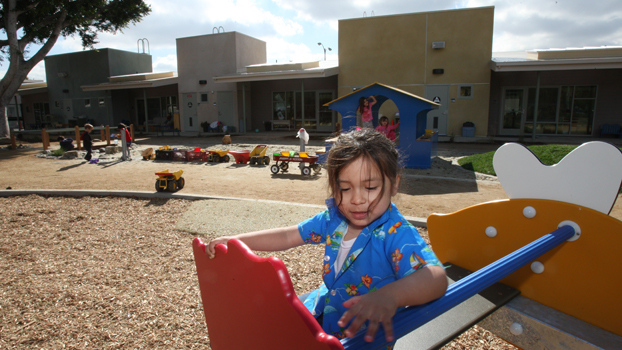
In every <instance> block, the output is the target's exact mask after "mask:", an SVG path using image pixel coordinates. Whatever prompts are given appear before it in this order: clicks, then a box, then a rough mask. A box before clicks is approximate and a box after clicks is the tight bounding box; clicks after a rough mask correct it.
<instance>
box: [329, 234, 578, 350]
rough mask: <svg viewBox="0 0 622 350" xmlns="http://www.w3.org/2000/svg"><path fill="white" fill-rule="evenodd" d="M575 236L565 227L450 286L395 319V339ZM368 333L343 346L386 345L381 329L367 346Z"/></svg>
mask: <svg viewBox="0 0 622 350" xmlns="http://www.w3.org/2000/svg"><path fill="white" fill-rule="evenodd" d="M574 234H575V230H574V228H572V227H571V226H562V227H560V228H558V229H557V230H555V231H553V232H551V233H549V234H547V235H544V236H543V237H541V238H539V239H537V240H535V241H533V242H531V243H529V244H527V245H526V246H524V247H522V248H520V249H518V250H516V251H514V252H512V253H510V254H508V255H506V256H505V257H503V258H501V259H499V260H497V261H495V262H493V263H491V264H490V265H488V266H485V267H483V268H481V269H479V270H477V271H475V272H473V273H472V274H470V275H468V276H466V277H465V278H463V279H461V280H459V281H457V282H455V283H453V284H451V285H450V286H449V287H448V288H447V292H446V293H445V295H443V296H442V297H440V298H438V299H436V300H434V301H431V302H429V303H427V304H423V305H419V306H413V307H409V308H407V309H405V310H402V311H401V312H399V313H397V314H396V315H395V316H394V317H393V334H394V336H395V339H399V338H401V337H403V336H405V335H406V334H408V333H410V332H412V331H413V330H415V329H417V328H419V327H420V326H422V325H424V324H426V323H427V322H428V321H430V320H432V319H434V318H436V317H437V316H439V315H441V314H443V313H444V312H446V311H448V310H449V309H451V308H453V307H454V306H456V305H458V304H460V303H462V302H463V301H465V300H467V299H469V298H470V297H472V296H473V295H475V294H477V293H479V292H481V291H482V290H484V289H486V288H488V287H490V286H491V285H493V284H495V283H497V282H498V281H499V280H501V279H503V278H505V277H507V276H508V275H510V274H511V273H513V272H514V271H516V270H518V269H520V268H521V267H523V266H525V265H527V264H529V263H531V262H532V261H534V260H535V259H537V258H538V257H540V256H541V255H542V254H544V253H546V252H548V251H550V250H551V249H553V248H555V247H557V246H558V245H560V244H562V243H563V242H565V241H567V240H568V239H570V238H571V237H572V236H574ZM365 331H366V330H362V331H359V332H358V333H357V334H356V335H355V336H354V337H352V338H345V339H342V340H341V343H342V344H343V347H344V349H357V350H363V349H365V350H375V349H380V348H381V347H382V346H385V345H386V344H387V342H386V340H385V337H384V336H385V335H384V330H383V329H382V327H381V328H380V329H379V330H378V332H377V333H376V338H375V339H374V341H373V342H371V343H367V342H365V340H364V337H365Z"/></svg>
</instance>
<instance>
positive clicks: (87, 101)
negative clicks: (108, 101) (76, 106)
mask: <svg viewBox="0 0 622 350" xmlns="http://www.w3.org/2000/svg"><path fill="white" fill-rule="evenodd" d="M84 107H91V99H90V98H85V99H84Z"/></svg>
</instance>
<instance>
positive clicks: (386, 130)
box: [376, 116, 400, 141]
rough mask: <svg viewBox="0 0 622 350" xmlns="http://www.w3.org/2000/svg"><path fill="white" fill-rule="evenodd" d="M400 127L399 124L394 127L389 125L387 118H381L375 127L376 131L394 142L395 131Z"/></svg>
mask: <svg viewBox="0 0 622 350" xmlns="http://www.w3.org/2000/svg"><path fill="white" fill-rule="evenodd" d="M399 126H400V123H397V124H395V125H389V118H387V117H385V116H382V117H380V120H378V126H377V127H376V131H378V132H379V133H381V134H383V135H384V136H386V137H387V138H388V139H389V140H391V141H395V129H397V128H398V127H399Z"/></svg>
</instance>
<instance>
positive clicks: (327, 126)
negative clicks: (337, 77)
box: [317, 91, 335, 132]
mask: <svg viewBox="0 0 622 350" xmlns="http://www.w3.org/2000/svg"><path fill="white" fill-rule="evenodd" d="M332 100H334V98H333V93H332V92H330V91H325V92H322V91H320V92H318V105H319V111H320V115H319V120H318V125H317V130H318V131H330V132H332V131H335V122H334V120H335V118H334V116H335V112H334V111H333V110H332V109H329V108H328V107H325V106H324V104H326V103H328V102H330V101H332Z"/></svg>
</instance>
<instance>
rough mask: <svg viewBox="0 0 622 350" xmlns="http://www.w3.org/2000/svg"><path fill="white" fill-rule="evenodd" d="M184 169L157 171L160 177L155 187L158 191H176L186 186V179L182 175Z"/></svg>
mask: <svg viewBox="0 0 622 350" xmlns="http://www.w3.org/2000/svg"><path fill="white" fill-rule="evenodd" d="M183 173H184V171H183V170H181V169H179V170H177V171H175V172H169V171H168V169H166V170H162V171H160V172H157V173H155V174H156V175H158V179H157V180H156V183H155V189H156V191H158V192H163V191H168V192H175V191H179V190H181V189H182V188H184V185H185V184H186V180H184V178H183V177H181V174H183Z"/></svg>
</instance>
